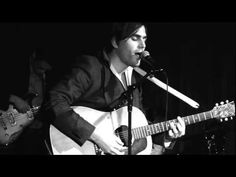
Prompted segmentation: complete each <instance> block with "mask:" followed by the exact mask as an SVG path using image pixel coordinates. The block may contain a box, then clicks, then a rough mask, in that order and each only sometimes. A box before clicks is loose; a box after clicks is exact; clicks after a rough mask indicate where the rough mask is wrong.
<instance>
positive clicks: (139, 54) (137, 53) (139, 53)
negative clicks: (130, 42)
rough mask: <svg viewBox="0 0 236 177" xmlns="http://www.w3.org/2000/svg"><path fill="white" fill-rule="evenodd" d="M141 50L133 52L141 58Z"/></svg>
mask: <svg viewBox="0 0 236 177" xmlns="http://www.w3.org/2000/svg"><path fill="white" fill-rule="evenodd" d="M141 54H142V52H135V53H134V55H135V56H137V57H138V58H139V59H141Z"/></svg>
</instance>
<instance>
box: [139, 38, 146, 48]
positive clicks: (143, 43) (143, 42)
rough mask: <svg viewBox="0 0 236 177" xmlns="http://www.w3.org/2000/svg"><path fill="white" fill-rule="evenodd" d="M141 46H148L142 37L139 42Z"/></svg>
mask: <svg viewBox="0 0 236 177" xmlns="http://www.w3.org/2000/svg"><path fill="white" fill-rule="evenodd" d="M139 48H141V49H145V48H146V42H145V41H144V40H143V39H141V40H140V42H139Z"/></svg>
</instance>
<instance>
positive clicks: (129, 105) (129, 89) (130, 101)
mask: <svg viewBox="0 0 236 177" xmlns="http://www.w3.org/2000/svg"><path fill="white" fill-rule="evenodd" d="M155 72H159V70H151V71H150V72H149V73H147V74H146V75H145V76H143V77H142V78H141V79H140V81H139V82H137V83H135V84H133V85H130V86H128V87H127V90H126V91H125V92H123V93H122V95H121V97H120V99H121V100H120V101H122V102H123V100H127V108H128V155H131V154H132V150H131V149H132V148H131V143H132V133H131V122H132V108H133V91H134V90H135V89H136V88H137V87H138V86H139V85H141V83H143V82H144V81H145V80H146V78H148V77H152V76H153V75H154V73H155Z"/></svg>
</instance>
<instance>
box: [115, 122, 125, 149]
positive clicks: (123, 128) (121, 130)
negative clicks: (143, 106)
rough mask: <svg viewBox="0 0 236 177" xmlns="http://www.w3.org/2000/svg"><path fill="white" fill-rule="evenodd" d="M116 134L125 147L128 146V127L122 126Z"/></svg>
mask: <svg viewBox="0 0 236 177" xmlns="http://www.w3.org/2000/svg"><path fill="white" fill-rule="evenodd" d="M115 133H116V135H117V136H118V137H119V138H120V139H121V141H122V142H123V143H124V146H128V127H127V126H125V125H122V126H120V127H119V128H117V129H116V130H115Z"/></svg>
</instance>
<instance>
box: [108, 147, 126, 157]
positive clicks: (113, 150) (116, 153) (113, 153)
mask: <svg viewBox="0 0 236 177" xmlns="http://www.w3.org/2000/svg"><path fill="white" fill-rule="evenodd" d="M111 154H112V155H124V154H125V151H120V150H118V149H116V148H112V149H111Z"/></svg>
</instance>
